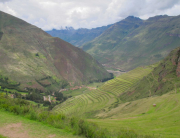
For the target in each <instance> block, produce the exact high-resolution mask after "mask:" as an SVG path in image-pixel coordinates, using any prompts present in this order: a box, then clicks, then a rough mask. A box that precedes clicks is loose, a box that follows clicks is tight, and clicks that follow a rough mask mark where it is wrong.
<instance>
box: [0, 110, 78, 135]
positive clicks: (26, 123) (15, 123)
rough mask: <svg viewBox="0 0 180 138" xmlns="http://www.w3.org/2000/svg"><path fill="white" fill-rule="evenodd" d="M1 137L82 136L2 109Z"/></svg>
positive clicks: (0, 121)
mask: <svg viewBox="0 0 180 138" xmlns="http://www.w3.org/2000/svg"><path fill="white" fill-rule="evenodd" d="M0 118H1V119H0V138H1V135H2V136H6V137H10V138H17V137H21V138H59V137H60V138H80V136H74V135H72V134H71V133H69V132H68V130H61V129H57V128H54V127H52V126H48V125H46V124H43V123H40V122H37V121H32V120H29V119H26V118H23V117H21V116H16V115H14V114H11V113H8V112H5V111H2V110H0Z"/></svg>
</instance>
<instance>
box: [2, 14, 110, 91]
mask: <svg viewBox="0 0 180 138" xmlns="http://www.w3.org/2000/svg"><path fill="white" fill-rule="evenodd" d="M0 61H1V64H0V74H3V75H4V76H7V77H9V78H11V79H12V80H13V81H16V82H20V84H21V85H20V87H21V88H25V87H31V88H38V89H49V90H53V89H55V90H59V89H60V88H61V87H64V86H65V85H66V84H67V82H69V83H71V85H74V84H82V83H88V82H90V81H95V80H96V81H97V80H103V79H107V78H110V75H109V73H108V72H107V71H106V70H105V69H104V68H103V67H102V65H101V64H99V63H98V62H97V61H96V60H95V59H93V58H92V57H91V56H90V55H89V54H87V53H85V52H83V51H82V50H81V49H79V48H76V47H74V46H72V45H71V44H69V43H67V42H65V41H63V40H61V39H59V38H53V37H51V36H50V35H49V34H47V33H46V32H44V31H42V30H41V29H39V28H37V27H35V26H33V25H30V24H28V23H27V22H25V21H23V20H20V19H18V18H16V17H13V16H11V15H8V14H6V13H3V12H0Z"/></svg>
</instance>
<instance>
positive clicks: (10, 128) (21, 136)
mask: <svg viewBox="0 0 180 138" xmlns="http://www.w3.org/2000/svg"><path fill="white" fill-rule="evenodd" d="M0 134H2V135H3V136H6V137H10V138H29V135H28V132H27V131H25V130H24V129H23V126H22V124H21V123H16V124H9V125H6V126H4V127H0Z"/></svg>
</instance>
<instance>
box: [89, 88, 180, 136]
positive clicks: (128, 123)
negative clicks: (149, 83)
mask: <svg viewBox="0 0 180 138" xmlns="http://www.w3.org/2000/svg"><path fill="white" fill-rule="evenodd" d="M153 104H156V106H155V107H154V106H153ZM179 115H180V89H178V90H177V93H176V91H175V90H173V91H171V92H169V93H167V94H164V95H162V96H155V97H149V98H143V99H139V100H136V101H131V102H126V103H122V104H120V105H119V106H118V107H116V108H113V109H112V110H110V111H109V112H104V113H101V114H99V117H101V118H103V119H89V121H92V122H95V123H97V124H98V125H100V126H101V127H103V128H107V129H110V130H112V131H113V132H116V131H118V130H119V129H122V128H124V129H130V130H131V129H132V130H134V131H135V132H137V133H138V134H143V135H154V136H156V137H157V138H179V137H180V131H179V130H180V118H179Z"/></svg>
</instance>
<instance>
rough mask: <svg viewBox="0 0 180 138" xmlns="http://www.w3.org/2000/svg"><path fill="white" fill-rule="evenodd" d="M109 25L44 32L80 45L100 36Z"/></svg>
mask: <svg viewBox="0 0 180 138" xmlns="http://www.w3.org/2000/svg"><path fill="white" fill-rule="evenodd" d="M110 26H111V25H108V26H102V27H97V28H92V29H86V28H80V29H77V30H75V29H74V28H72V27H66V29H61V30H56V29H53V30H50V31H46V32H47V33H48V34H50V35H51V36H53V37H59V38H61V39H63V40H64V41H67V42H69V43H71V44H72V45H75V46H77V47H80V46H82V45H83V44H85V43H87V42H89V41H91V40H93V39H94V38H96V37H98V36H100V35H101V34H102V33H103V32H104V31H105V30H107V29H108V28H109V27H110Z"/></svg>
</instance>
